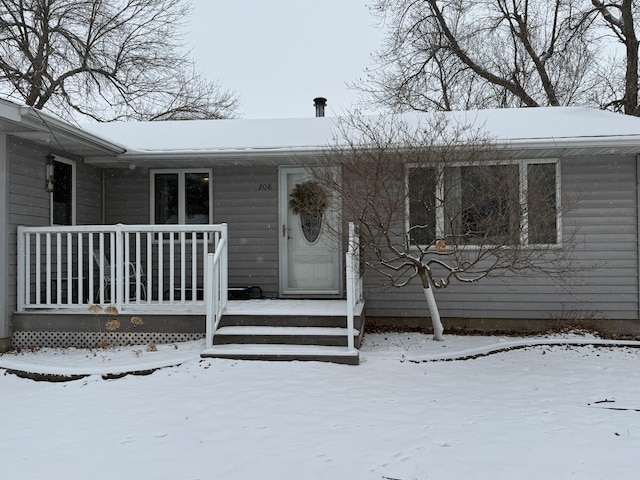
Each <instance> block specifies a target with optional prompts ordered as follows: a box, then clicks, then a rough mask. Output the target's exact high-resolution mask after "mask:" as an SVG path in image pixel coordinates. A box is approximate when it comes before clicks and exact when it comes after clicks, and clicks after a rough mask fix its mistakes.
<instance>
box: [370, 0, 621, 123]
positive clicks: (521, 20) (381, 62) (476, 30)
mask: <svg viewBox="0 0 640 480" xmlns="http://www.w3.org/2000/svg"><path fill="white" fill-rule="evenodd" d="M630 1H631V0H629V2H630ZM588 3H589V2H588V1H587V0H553V1H547V0H544V1H542V0H487V1H477V0H423V1H414V0H376V1H375V2H374V7H373V10H374V12H375V13H377V14H378V15H379V16H380V17H381V19H382V21H383V22H384V25H385V26H386V27H387V29H388V34H387V36H386V39H385V41H384V43H383V45H382V48H381V49H380V51H379V52H378V53H377V54H376V56H375V58H376V67H375V68H374V69H372V70H370V72H369V77H368V82H366V83H365V85H364V87H361V88H363V89H364V90H365V92H367V93H368V94H369V95H370V98H371V99H372V100H373V102H374V103H379V104H380V103H381V104H383V105H387V106H390V107H392V108H394V109H395V110H407V109H416V110H433V109H439V110H452V109H465V108H470V107H474V108H486V107H512V106H528V107H532V106H543V105H544V106H556V105H571V104H585V103H588V101H589V100H590V99H591V92H592V91H593V89H597V88H600V83H601V82H603V81H605V80H606V79H605V78H603V77H602V76H601V74H600V73H601V72H602V71H603V67H602V61H603V60H604V59H603V58H602V52H601V49H602V46H603V41H602V40H603V38H604V34H603V31H602V28H600V27H601V26H600V27H598V25H595V26H594V23H597V19H598V14H599V12H600V11H603V10H607V9H609V8H610V7H604V6H603V7H601V8H599V9H595V10H594V8H591V9H587V10H585V5H587V4H588ZM593 3H594V5H595V4H596V3H601V2H599V1H598V0H594V1H593ZM623 3H625V2H623ZM609 4H610V2H607V5H609ZM589 6H591V5H590V4H589ZM596 10H598V11H596Z"/></svg>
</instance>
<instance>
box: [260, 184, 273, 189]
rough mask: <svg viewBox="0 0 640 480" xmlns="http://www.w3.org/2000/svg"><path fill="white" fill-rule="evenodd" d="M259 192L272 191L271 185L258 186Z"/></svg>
mask: <svg viewBox="0 0 640 480" xmlns="http://www.w3.org/2000/svg"><path fill="white" fill-rule="evenodd" d="M258 190H271V184H270V183H260V184H258Z"/></svg>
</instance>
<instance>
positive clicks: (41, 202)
mask: <svg viewBox="0 0 640 480" xmlns="http://www.w3.org/2000/svg"><path fill="white" fill-rule="evenodd" d="M8 147H9V148H8V150H9V265H8V267H9V268H8V270H9V271H8V274H9V308H10V310H11V311H14V310H15V308H16V305H17V293H16V286H17V260H16V255H17V235H16V230H17V227H18V225H29V226H46V225H49V196H48V194H47V192H46V190H45V188H44V175H45V158H44V157H45V155H46V154H47V153H49V152H48V150H45V149H43V148H40V147H37V146H36V145H34V144H32V143H29V142H25V141H18V140H15V139H13V138H10V139H9V140H8Z"/></svg>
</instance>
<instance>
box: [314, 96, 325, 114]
mask: <svg viewBox="0 0 640 480" xmlns="http://www.w3.org/2000/svg"><path fill="white" fill-rule="evenodd" d="M313 104H314V105H315V107H316V117H324V107H326V106H327V99H326V98H324V97H316V98H314V99H313Z"/></svg>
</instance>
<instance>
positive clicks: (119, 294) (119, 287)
mask: <svg viewBox="0 0 640 480" xmlns="http://www.w3.org/2000/svg"><path fill="white" fill-rule="evenodd" d="M122 227H123V225H122V224H121V223H118V224H117V225H116V232H115V233H116V260H115V267H116V281H115V284H116V302H115V303H116V305H115V306H116V308H117V309H118V311H121V310H122V307H123V305H124V251H123V238H122V237H123V235H124V232H123V231H122ZM113 264H114V262H113V261H112V262H111V265H112V266H111V268H113Z"/></svg>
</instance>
